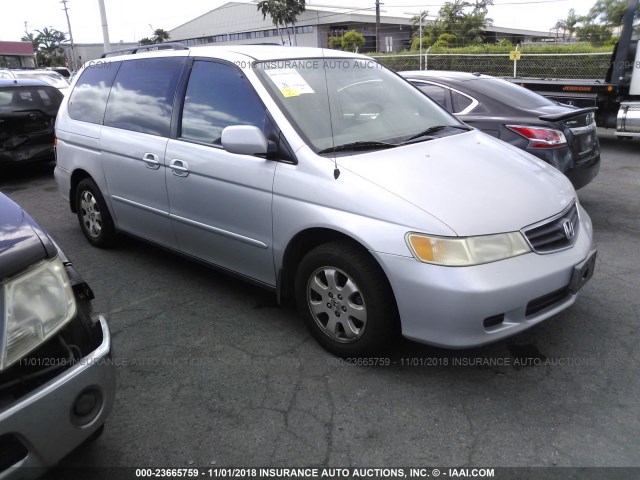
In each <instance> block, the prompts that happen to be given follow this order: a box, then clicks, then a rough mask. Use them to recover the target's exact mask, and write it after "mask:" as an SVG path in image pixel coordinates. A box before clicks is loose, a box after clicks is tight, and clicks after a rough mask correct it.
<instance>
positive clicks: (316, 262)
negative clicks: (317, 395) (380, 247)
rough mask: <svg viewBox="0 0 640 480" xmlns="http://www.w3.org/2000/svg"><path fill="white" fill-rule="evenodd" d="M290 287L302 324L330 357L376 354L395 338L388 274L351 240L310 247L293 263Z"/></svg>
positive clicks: (393, 299) (395, 310)
mask: <svg viewBox="0 0 640 480" xmlns="http://www.w3.org/2000/svg"><path fill="white" fill-rule="evenodd" d="M295 290H296V302H297V304H298V309H299V311H300V313H301V314H302V315H303V318H304V321H305V324H306V326H307V328H308V329H309V331H310V332H311V334H312V335H313V337H314V338H315V339H316V340H317V341H318V343H320V344H321V345H322V346H323V347H324V348H325V349H326V350H328V351H329V352H331V353H333V354H334V355H337V356H339V357H362V356H367V355H376V354H379V353H380V352H381V351H383V350H384V349H385V348H386V347H388V346H390V345H391V344H392V343H393V341H394V340H395V338H396V337H397V336H398V325H399V321H398V310H397V307H396V302H395V298H394V296H393V292H392V290H391V286H390V285H389V282H388V280H387V277H386V276H385V274H384V272H383V271H382V269H381V268H380V266H379V265H378V264H377V263H376V262H375V260H374V259H373V258H371V256H370V255H369V254H368V253H367V252H366V251H364V250H362V248H359V247H358V246H356V245H354V244H352V243H350V242H346V241H337V242H331V243H327V244H324V245H320V246H318V247H316V248H314V249H313V250H311V251H310V252H309V253H308V254H307V255H306V256H305V257H304V258H303V259H302V261H301V262H300V265H299V266H298V271H297V273H296V281H295Z"/></svg>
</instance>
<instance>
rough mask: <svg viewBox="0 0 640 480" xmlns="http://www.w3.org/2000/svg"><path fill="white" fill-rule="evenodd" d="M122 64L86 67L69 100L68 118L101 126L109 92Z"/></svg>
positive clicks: (103, 63) (97, 64)
mask: <svg viewBox="0 0 640 480" xmlns="http://www.w3.org/2000/svg"><path fill="white" fill-rule="evenodd" d="M121 63H122V62H96V63H94V64H92V65H89V66H87V67H86V68H85V69H84V71H83V72H82V74H81V76H80V78H79V79H78V82H77V83H76V86H75V88H74V89H73V92H72V93H71V97H70V98H69V116H70V117H71V118H73V119H74V120H80V121H82V122H89V123H97V124H102V121H103V120H104V111H105V108H107V99H108V98H109V91H110V90H111V85H112V84H113V79H114V78H115V76H116V73H117V72H118V68H120V65H121Z"/></svg>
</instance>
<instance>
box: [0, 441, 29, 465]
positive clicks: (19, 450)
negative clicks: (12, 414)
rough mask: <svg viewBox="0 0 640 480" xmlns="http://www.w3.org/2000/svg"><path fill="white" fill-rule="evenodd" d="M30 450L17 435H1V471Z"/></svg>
mask: <svg viewBox="0 0 640 480" xmlns="http://www.w3.org/2000/svg"><path fill="white" fill-rule="evenodd" d="M28 453H29V451H28V450H27V449H26V448H25V446H24V445H23V444H22V442H21V441H20V440H18V439H17V438H16V436H15V435H2V436H0V473H2V472H3V471H5V470H6V469H8V468H9V467H12V466H14V465H15V464H16V463H18V462H19V461H20V460H22V459H23V458H25V457H26V456H27V454H28Z"/></svg>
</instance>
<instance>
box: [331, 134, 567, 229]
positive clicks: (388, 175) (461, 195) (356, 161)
mask: <svg viewBox="0 0 640 480" xmlns="http://www.w3.org/2000/svg"><path fill="white" fill-rule="evenodd" d="M339 164H340V165H341V166H343V167H344V168H347V169H348V170H350V171H352V172H354V173H355V174H357V175H359V176H361V177H363V178H365V179H367V180H369V181H370V182H373V183H375V184H376V185H378V186H380V187H382V188H384V189H385V190H389V191H391V192H392V193H394V194H396V195H398V196H400V197H402V198H404V199H405V200H407V201H408V202H410V203H412V204H414V205H416V206H417V207H419V208H421V209H423V210H424V211H426V212H428V213H429V214H431V215H433V216H435V217H437V218H438V219H439V220H440V221H442V222H444V223H445V224H447V225H448V226H449V227H450V228H451V229H452V230H454V231H455V232H456V233H457V235H460V236H470V235H486V234H491V233H500V232H511V231H516V230H520V229H521V228H522V227H525V226H527V225H530V224H532V223H535V222H538V221H540V220H543V219H545V218H547V217H550V216H552V215H554V214H556V213H558V212H560V211H561V210H563V209H564V208H565V207H566V206H567V205H568V204H569V203H570V202H571V201H572V200H573V199H574V198H575V191H574V189H573V187H572V186H571V183H570V182H569V180H567V178H566V177H565V176H564V175H562V174H561V173H560V172H558V171H557V170H556V169H555V168H553V167H551V166H550V165H547V164H546V163H544V162H542V161H540V160H538V159H537V158H535V157H533V156H531V155H529V154H528V153H526V152H524V151H522V150H520V149H517V148H515V147H512V146H511V145H508V144H506V143H504V142H501V141H499V140H496V139H494V138H492V137H490V136H488V135H485V134H483V133H481V132H478V131H471V132H467V133H462V134H459V135H453V136H450V137H445V138H439V139H434V140H430V141H426V142H420V143H416V144H412V145H407V146H404V147H398V148H395V149H389V150H379V151H376V152H371V153H366V154H361V155H351V156H345V157H342V158H339ZM419 227H420V226H419V225H416V228H419ZM426 233H429V232H426Z"/></svg>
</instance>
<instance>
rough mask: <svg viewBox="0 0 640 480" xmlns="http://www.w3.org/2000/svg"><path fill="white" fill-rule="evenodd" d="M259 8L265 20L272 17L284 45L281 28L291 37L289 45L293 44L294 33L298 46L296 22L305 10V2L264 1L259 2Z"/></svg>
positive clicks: (295, 0)
mask: <svg viewBox="0 0 640 480" xmlns="http://www.w3.org/2000/svg"><path fill="white" fill-rule="evenodd" d="M257 8H258V10H259V11H260V12H261V13H262V18H263V19H265V18H267V15H269V17H271V21H272V23H273V25H274V26H275V27H276V29H277V30H278V34H279V35H280V39H281V40H282V43H284V37H283V35H282V31H281V30H280V27H284V28H285V30H286V32H287V35H288V36H289V44H291V43H292V42H291V33H290V31H291V30H292V31H293V32H294V33H293V34H294V38H295V39H296V44H297V43H298V37H297V34H296V20H297V19H298V16H300V14H301V13H302V12H304V10H305V0H262V1H260V2H258V5H257ZM289 24H291V26H292V28H291V30H289V28H288V26H289Z"/></svg>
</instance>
